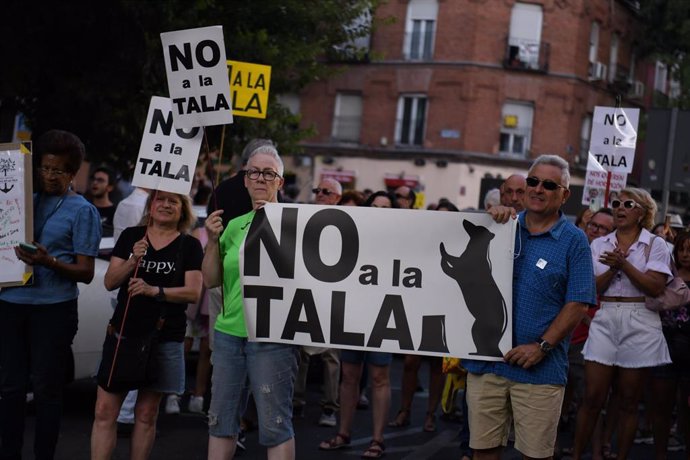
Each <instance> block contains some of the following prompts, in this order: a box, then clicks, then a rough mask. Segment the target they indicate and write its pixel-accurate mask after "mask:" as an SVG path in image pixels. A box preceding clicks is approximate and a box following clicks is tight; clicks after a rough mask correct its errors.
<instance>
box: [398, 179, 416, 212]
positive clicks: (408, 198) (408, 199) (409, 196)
mask: <svg viewBox="0 0 690 460" xmlns="http://www.w3.org/2000/svg"><path fill="white" fill-rule="evenodd" d="M393 193H394V194H395V199H396V201H397V202H398V207H400V208H402V209H414V205H415V201H416V200H417V195H416V194H415V193H414V190H412V189H411V188H410V187H408V186H407V185H401V186H400V187H398V188H396V189H395V191H394V192H393Z"/></svg>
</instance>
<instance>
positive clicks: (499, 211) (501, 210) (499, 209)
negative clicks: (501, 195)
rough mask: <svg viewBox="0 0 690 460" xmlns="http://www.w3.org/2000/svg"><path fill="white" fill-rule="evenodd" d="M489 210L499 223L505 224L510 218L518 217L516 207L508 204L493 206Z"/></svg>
mask: <svg viewBox="0 0 690 460" xmlns="http://www.w3.org/2000/svg"><path fill="white" fill-rule="evenodd" d="M487 212H488V213H489V215H491V217H492V218H493V220H494V222H496V223H498V224H505V223H506V222H508V220H509V219H511V218H512V219H515V218H516V217H517V212H515V209H514V208H509V207H507V206H492V207H491V209H489V210H488V211H487Z"/></svg>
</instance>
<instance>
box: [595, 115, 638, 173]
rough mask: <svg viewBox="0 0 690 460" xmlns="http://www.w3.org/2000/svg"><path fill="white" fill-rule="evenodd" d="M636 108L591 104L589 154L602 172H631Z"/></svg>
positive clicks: (635, 137)
mask: <svg viewBox="0 0 690 460" xmlns="http://www.w3.org/2000/svg"><path fill="white" fill-rule="evenodd" d="M639 117H640V109H630V108H621V107H595V108H594V115H593V116H592V133H591V136H590V144H589V155H590V156H593V157H594V159H595V160H596V162H597V163H599V165H600V166H601V168H602V169H603V170H604V171H615V172H623V173H630V172H632V167H633V161H634V160H635V143H636V142H637V123H638V120H639Z"/></svg>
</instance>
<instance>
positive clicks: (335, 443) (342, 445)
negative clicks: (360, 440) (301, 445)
mask: <svg viewBox="0 0 690 460" xmlns="http://www.w3.org/2000/svg"><path fill="white" fill-rule="evenodd" d="M348 447H350V437H349V436H348V435H346V434H343V433H338V434H336V435H335V436H333V437H332V438H331V439H329V440H328V441H322V442H321V444H319V450H338V449H347V448H348Z"/></svg>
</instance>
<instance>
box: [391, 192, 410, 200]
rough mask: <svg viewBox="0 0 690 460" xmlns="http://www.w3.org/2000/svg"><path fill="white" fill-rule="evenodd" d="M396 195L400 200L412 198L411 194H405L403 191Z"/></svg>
mask: <svg viewBox="0 0 690 460" xmlns="http://www.w3.org/2000/svg"><path fill="white" fill-rule="evenodd" d="M395 197H396V198H397V199H398V200H409V199H410V196H409V195H403V194H402V193H396V194H395Z"/></svg>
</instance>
